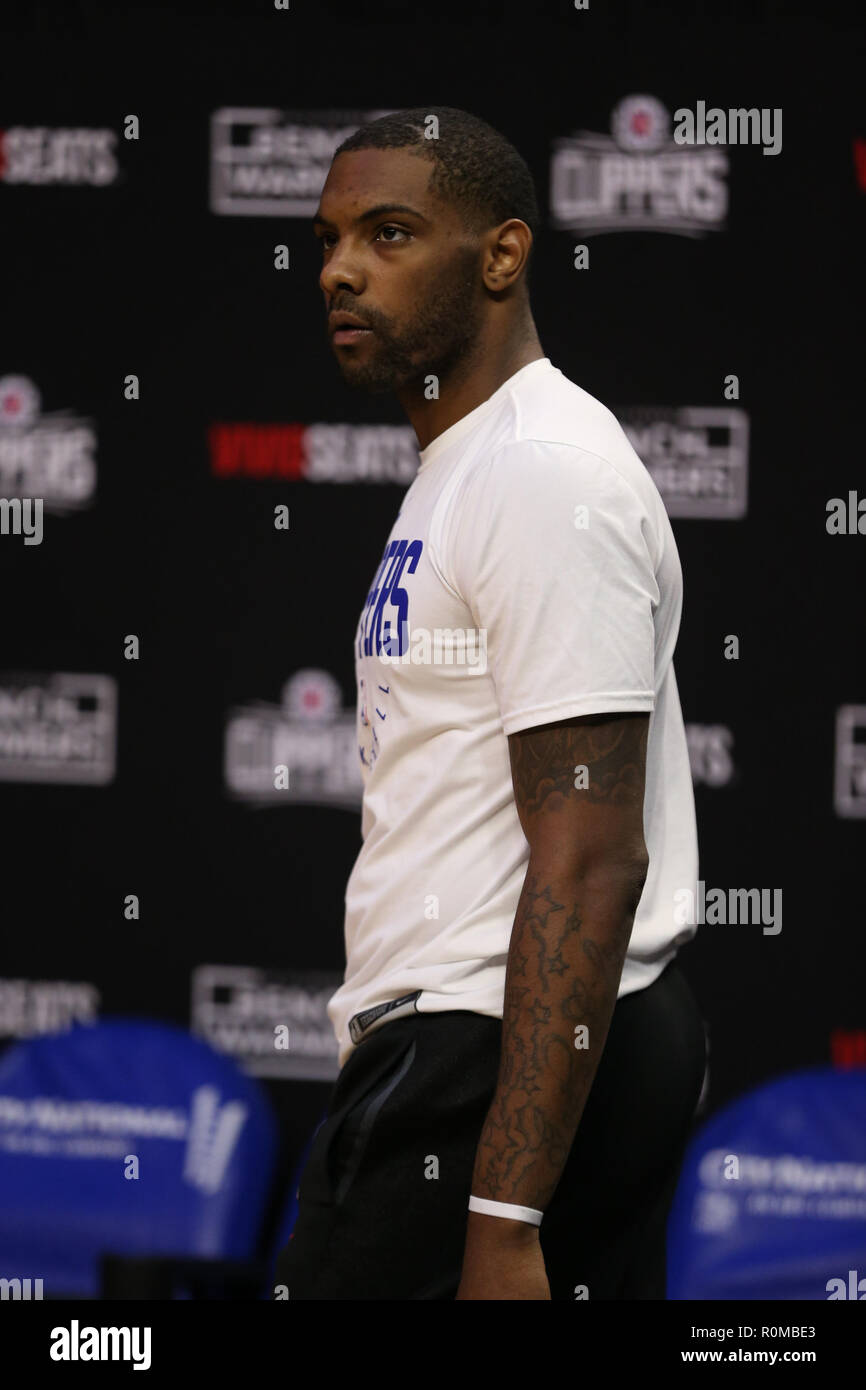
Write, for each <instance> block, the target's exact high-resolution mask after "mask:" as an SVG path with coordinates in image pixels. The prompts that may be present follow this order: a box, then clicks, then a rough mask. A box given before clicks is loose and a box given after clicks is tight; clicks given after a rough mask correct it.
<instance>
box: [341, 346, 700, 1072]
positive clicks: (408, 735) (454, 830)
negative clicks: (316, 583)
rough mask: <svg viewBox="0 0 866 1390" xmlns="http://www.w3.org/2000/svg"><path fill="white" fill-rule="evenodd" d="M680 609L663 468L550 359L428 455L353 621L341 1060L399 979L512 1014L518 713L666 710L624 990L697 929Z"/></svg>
mask: <svg viewBox="0 0 866 1390" xmlns="http://www.w3.org/2000/svg"><path fill="white" fill-rule="evenodd" d="M681 607H682V571H681V569H680V562H679V556H678V554H677V549H676V544H675V542H674V537H673V532H672V530H671V526H670V522H669V520H668V517H667V513H666V511H665V508H664V504H663V502H662V500H661V497H660V496H659V493H658V491H657V489H656V486H655V484H654V483H653V481H652V479H651V477H650V475H649V473H648V472H647V470H646V468H645V467H644V465H643V464H642V463H641V461H640V459H639V458H638V456H637V454H636V453H635V452H634V450H633V449H632V447H631V445H630V444H629V442H628V440H627V438H626V436H625V434H624V432H623V430H622V428H621V427H620V425H619V424H618V422H617V420H616V418H615V417H614V416H613V415H612V414H611V412H610V411H609V410H608V409H607V408H606V407H605V406H603V405H602V404H601V403H600V402H599V401H597V400H595V398H594V397H592V396H590V395H588V394H587V392H586V391H583V390H582V389H581V388H580V387H579V386H577V385H575V383H574V382H572V381H569V379H568V378H567V377H565V376H563V374H562V372H561V371H560V370H559V369H558V368H557V367H554V366H553V364H552V363H551V361H550V359H549V358H547V357H545V358H540V359H538V360H536V361H534V362H530V363H529V365H528V366H526V367H523V368H522V369H521V370H520V371H518V372H516V373H515V374H514V375H513V376H511V377H510V378H509V379H508V380H507V381H506V382H504V383H503V385H502V386H500V387H499V389H498V390H497V391H495V392H494V393H493V395H492V396H490V397H489V398H488V399H487V400H486V401H484V402H483V403H482V404H481V405H479V406H478V407H476V409H475V410H472V411H470V412H469V414H468V415H464V416H463V417H462V419H460V420H458V421H457V422H456V423H455V424H453V425H452V426H451V427H450V428H449V429H446V430H445V431H443V433H442V434H440V435H438V436H437V437H436V438H435V439H434V440H433V441H432V443H431V444H429V445H428V447H427V448H426V449H424V450H423V451H422V453H421V466H420V468H419V470H418V473H417V475H416V477H415V479H414V480H413V482H412V484H411V486H410V487H409V489H408V491H407V493H406V495H405V497H404V499H403V505H402V507H401V508H400V511H399V513H398V516H397V520H396V522H395V523H394V526H393V528H392V530H391V534H390V536H389V538H388V541H387V544H386V546H385V551H384V555H383V559H382V563H381V565H380V566H379V569H378V571H377V574H376V576H375V578H374V581H373V585H372V587H371V589H370V592H369V594H368V596H367V602H366V604H365V607H364V610H363V612H362V614H361V618H360V620H359V623H358V628H357V632H356V636H355V660H356V675H357V681H358V704H357V729H358V750H359V756H360V760H361V771H362V776H363V779H364V797H363V807H362V816H361V835H362V840H363V843H362V846H361V849H360V852H359V854H358V858H357V860H356V862H355V865H354V867H353V869H352V872H351V875H350V878H349V881H348V884H347V887H346V918H345V941H346V972H345V979H344V982H343V984H342V985H341V986H340V988H339V989H338V990H337V992H336V993H335V994H334V995H333V997H332V998H331V1000H330V1003H329V1005H328V1015H329V1018H330V1020H331V1022H332V1024H333V1026H334V1030H335V1032H336V1035H337V1042H338V1046H339V1058H340V1065H341V1066H342V1065H343V1063H344V1062H345V1061H346V1059H347V1058H348V1056H349V1055H350V1053H351V1051H352V1049H353V1047H354V1046H355V1045H356V1043H355V1042H353V1039H352V1035H351V1034H350V1031H349V1021H350V1019H351V1018H352V1016H353V1015H355V1014H357V1013H359V1012H363V1011H366V1010H373V1011H374V1012H373V1013H372V1014H371V1015H370V1016H369V1020H365V1022H368V1023H370V1022H371V1026H372V1027H378V1026H381V1025H382V1024H385V1025H387V1022H388V1020H389V1019H390V1018H393V1017H395V1016H398V1015H397V1013H396V1012H393V1011H392V1012H390V1013H387V1012H386V1013H384V1014H381V1015H379V1014H378V1013H376V1012H375V1007H376V1006H377V1005H381V1004H384V1003H387V1002H389V1001H390V1002H392V1003H393V1002H394V1001H396V1000H401V999H403V997H404V996H406V995H413V996H415V997H414V998H410V999H408V1000H407V1001H406V1002H405V1003H402V1004H400V1005H399V1012H400V1013H401V1014H404V1013H406V1012H415V1011H417V1012H420V1013H433V1012H441V1011H442V1010H446V1009H470V1010H473V1011H474V1012H476V1013H481V1014H487V1015H489V1016H491V1017H494V1018H500V1019H501V1018H502V1008H503V1000H504V990H505V966H506V960H507V954H508V944H509V940H510V936H511V930H512V927H513V924H514V916H515V912H516V910H517V902H518V898H519V896H520V891H521V888H522V886H523V881H524V878H525V875H526V868H527V864H528V859H529V846H528V843H527V841H526V837H525V836H524V834H523V830H522V828H521V825H520V822H519V820H518V816H517V808H516V805H515V801H514V790H513V785H512V781H511V767H510V761H509V753H508V739H507V736H508V735H509V734H512V733H515V732H516V731H517V730H519V729H528V728H531V727H532V726H533V725H537V724H546V723H550V722H552V721H554V720H560V719H567V718H569V717H572V716H575V715H584V714H602V713H605V712H611V713H616V712H621V713H625V712H627V711H650V712H651V718H650V725H649V737H648V745H647V768H646V792H645V798H644V838H645V841H646V845H647V849H648V852H649V871H648V877H647V880H646V884H645V886H644V890H643V894H642V896H641V899H640V903H639V906H638V909H637V913H636V915H635V920H634V928H633V931H632V936H631V941H630V944H629V948H628V955H627V958H626V961H625V965H624V968H623V972H622V979H621V983H620V986H619V996H620V997H621V996H623V995H625V994H629V993H631V992H632V991H633V990H638V989H643V988H644V987H645V986H647V985H649V984H651V983H652V981H653V980H654V979H656V977H657V976H658V975H659V974H660V973H661V971H662V970H663V968H664V966H665V965H666V964H667V962H668V961H669V960H670V959H671V958H672V957H673V956H674V955H675V954H676V950H677V947H678V946H679V945H680V944H681V943H682V942H683V941H686V940H688V939H689V938H690V937H692V936H693V935H694V933H695V931H696V926H695V925H687V926H685V927H684V926H682V925H681V920H682V914H680V920H679V921H677V920H676V919H675V915H674V912H675V897H674V895H675V893H677V892H678V891H679V890H681V889H684V888H690V889H692V891H693V890H694V887H695V884H696V881H697V873H698V846H697V830H696V822H695V806H694V795H693V791H692V780H691V773H690V768H689V757H688V750H687V745H686V736H685V729H684V726H683V718H682V712H681V709H680V701H679V695H678V692H677V685H676V677H675V675H674V667H673V663H672V656H673V651H674V646H675V644H676V640H677V633H678V630H679V621H680V611H681ZM437 630H438V634H437ZM461 634H465V636H463V637H461ZM449 657H450V660H449ZM418 991H420V993H417V992H418ZM354 1027H355V1032H356V1033H357V1024H356V1025H355V1026H354Z"/></svg>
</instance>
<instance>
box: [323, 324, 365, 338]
mask: <svg viewBox="0 0 866 1390" xmlns="http://www.w3.org/2000/svg"><path fill="white" fill-rule="evenodd" d="M372 332H373V330H372V328H355V327H353V326H352V325H350V324H347V325H346V327H345V328H335V329H334V331H333V333H332V334H331V342H332V343H359V342H360V341H361V339H362V338H368V337H369V336H370V334H371V333H372Z"/></svg>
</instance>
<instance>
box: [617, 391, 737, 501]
mask: <svg viewBox="0 0 866 1390" xmlns="http://www.w3.org/2000/svg"><path fill="white" fill-rule="evenodd" d="M618 418H619V420H620V422H621V424H622V427H623V429H624V430H625V433H626V435H627V436H628V440H629V443H630V444H631V446H632V448H633V449H634V451H635V453H636V454H637V455H638V457H639V458H640V460H641V462H642V463H643V464H645V466H646V468H647V470H648V471H649V473H650V475H651V476H652V480H653V482H654V483H655V485H656V487H657V488H658V490H659V492H660V493H661V497H662V501H663V502H664V504H665V509H666V511H667V514H668V516H671V517H690V518H704V519H706V520H708V521H740V520H742V518H743V517H744V516H745V515H746V512H747V510H748V498H749V417H748V415H747V414H746V412H745V411H744V410H740V409H738V408H737V407H735V406H697V405H684V406H679V407H672V408H667V407H664V406H639V407H629V406H626V407H624V408H622V409H621V410H620V411H618Z"/></svg>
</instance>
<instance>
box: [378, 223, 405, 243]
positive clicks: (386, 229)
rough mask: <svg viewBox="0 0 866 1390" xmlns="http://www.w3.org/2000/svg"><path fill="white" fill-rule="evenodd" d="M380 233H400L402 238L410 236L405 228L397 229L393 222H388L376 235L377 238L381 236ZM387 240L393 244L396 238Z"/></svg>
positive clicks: (387, 238)
mask: <svg viewBox="0 0 866 1390" xmlns="http://www.w3.org/2000/svg"><path fill="white" fill-rule="evenodd" d="M380 232H399V234H400V236H409V233H408V232H407V231H405V230H404V228H403V227H395V226H394V224H393V223H392V222H386V223H385V225H384V226H382V227H380V228H379V231H378V232H377V233H376V236H379V233H380ZM385 240H386V241H387V242H389V243H391V242H393V240H394V238H393V237H386V238H385Z"/></svg>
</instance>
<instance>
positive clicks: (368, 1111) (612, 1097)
mask: <svg viewBox="0 0 866 1390" xmlns="http://www.w3.org/2000/svg"><path fill="white" fill-rule="evenodd" d="M501 1036H502V1024H501V1022H500V1021H499V1020H498V1019H492V1018H487V1017H486V1016H484V1015H482V1014H477V1013H471V1012H469V1011H467V1010H461V1009H455V1010H451V1011H449V1012H447V1013H436V1014H415V1015H411V1016H409V1017H404V1018H395V1019H393V1020H391V1021H389V1022H388V1023H385V1024H383V1025H382V1026H381V1027H380V1028H379V1029H378V1030H376V1031H375V1032H373V1033H371V1034H370V1035H369V1036H368V1037H367V1038H365V1040H364V1041H363V1042H362V1043H360V1044H359V1046H357V1047H356V1048H355V1050H354V1051H353V1052H352V1053H351V1054H350V1056H349V1058H348V1059H347V1061H346V1063H345V1065H344V1067H343V1068H342V1070H341V1072H340V1075H339V1077H338V1078H337V1082H336V1085H335V1088H334V1091H333V1093H332V1096H331V1100H330V1104H329V1106H328V1113H327V1118H326V1120H325V1122H324V1123H323V1124H322V1126H321V1127H320V1129H319V1130H318V1132H317V1134H316V1137H315V1139H314V1142H313V1145H312V1148H311V1151H310V1156H309V1159H308V1161H307V1164H306V1167H305V1168H304V1171H303V1174H302V1176H301V1182H300V1188H299V1192H300V1197H299V1211H298V1218H297V1221H296V1223H295V1229H294V1233H293V1235H292V1238H291V1239H290V1240H289V1242H288V1244H287V1245H286V1247H285V1249H284V1250H283V1251H282V1252H281V1253H280V1255H279V1256H278V1258H277V1263H276V1270H275V1276H274V1282H275V1284H277V1285H285V1286H286V1288H287V1290H288V1297H289V1299H290V1300H292V1299H344V1298H346V1299H406V1298H426V1299H453V1298H454V1296H455V1294H456V1292H457V1286H458V1284H459V1282H460V1270H461V1265H462V1259H463V1246H464V1240H465V1235H466V1222H467V1216H468V1205H467V1204H468V1201H469V1195H470V1191H471V1181H472V1172H473V1167H474V1164H475V1151H476V1148H477V1145H478V1139H479V1136H480V1133H481V1128H482V1125H483V1123H484V1119H485V1117H486V1114H487V1111H488V1108H489V1106H490V1102H491V1100H492V1099H493V1092H494V1089H495V1085H496V1078H497V1074H498V1069H499V1053H500V1042H501ZM706 1061H707V1046H706V1029H705V1026H704V1021H703V1018H702V1016H701V1011H700V1009H699V1007H698V1004H697V1002H696V1000H695V997H694V995H693V994H692V991H691V989H690V987H689V985H688V983H687V981H686V979H685V977H684V975H683V974H682V972H681V970H680V969H679V967H678V966H677V964H676V962H674V961H672V962H670V964H669V965H668V966H667V967H666V969H665V970H664V971H663V972H662V974H661V975H660V976H659V978H658V979H657V980H656V981H654V983H653V984H652V985H650V986H649V987H648V988H646V989H643V990H638V991H637V992H635V993H633V994H629V995H626V996H625V997H624V998H623V999H620V1000H618V1001H617V1004H616V1006H615V1008H614V1012H613V1018H612V1020H611V1026H610V1031H609V1033H608V1037H607V1041H606V1043H605V1047H604V1051H603V1053H602V1056H601V1061H600V1063H599V1067H598V1071H597V1073H596V1077H595V1080H594V1082H593V1086H592V1090H591V1091H590V1094H589V1098H588V1100H587V1103H586V1106H585V1108H584V1112H583V1116H582V1118H581V1121H580V1124H579V1126H578V1130H577V1135H576V1137H575V1140H574V1143H573V1145H572V1148H571V1152H570V1154H569V1157H568V1160H567V1162H566V1165H565V1169H564V1171H563V1174H562V1178H561V1179H560V1182H559V1185H558V1187H557V1189H556V1192H555V1193H554V1196H553V1198H552V1199H551V1201H550V1203H549V1204H548V1207H547V1210H546V1212H545V1215H544V1220H543V1221H542V1224H541V1227H540V1229H539V1234H540V1238H541V1247H542V1252H543V1254H544V1262H545V1266H546V1269H547V1275H548V1280H549V1283H550V1292H551V1297H552V1298H554V1299H568V1300H573V1299H575V1297H578V1296H580V1295H579V1294H578V1293H577V1292H576V1290H579V1289H580V1288H581V1287H582V1286H585V1288H586V1291H587V1292H586V1295H582V1296H586V1297H588V1298H589V1299H590V1300H594V1299H633V1298H656V1299H663V1298H664V1297H665V1228H666V1221H667V1215H668V1211H669V1208H670V1204H671V1201H672V1199H673V1194H674V1190H675V1187H676V1183H677V1179H678V1176H679V1170H680V1165H681V1162H682V1156H683V1150H684V1148H685V1146H686V1144H687V1142H688V1139H689V1137H690V1134H691V1130H692V1124H693V1120H694V1116H695V1110H696V1106H697V1103H698V1100H699V1097H700V1094H701V1088H702V1083H703V1079H704V1073H705V1068H706ZM284 1296H285V1295H284Z"/></svg>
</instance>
